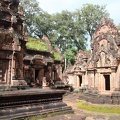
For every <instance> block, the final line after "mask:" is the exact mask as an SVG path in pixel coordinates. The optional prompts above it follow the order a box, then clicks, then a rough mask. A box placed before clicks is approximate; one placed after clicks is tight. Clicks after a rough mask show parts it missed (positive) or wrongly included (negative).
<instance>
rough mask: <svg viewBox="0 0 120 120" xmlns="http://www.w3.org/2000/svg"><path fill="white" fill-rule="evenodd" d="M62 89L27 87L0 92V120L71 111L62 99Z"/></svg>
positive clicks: (63, 92)
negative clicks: (26, 88) (25, 88)
mask: <svg viewBox="0 0 120 120" xmlns="http://www.w3.org/2000/svg"><path fill="white" fill-rule="evenodd" d="M65 93H66V91H64V90H51V89H49V88H44V89H28V90H18V91H3V92H0V120H8V119H9V120H12V119H16V118H24V117H28V116H34V115H42V114H48V113H53V112H63V111H68V112H69V111H70V112H73V111H72V108H71V107H70V106H67V104H66V103H64V102H63V101H62V99H63V95H64V94H65Z"/></svg>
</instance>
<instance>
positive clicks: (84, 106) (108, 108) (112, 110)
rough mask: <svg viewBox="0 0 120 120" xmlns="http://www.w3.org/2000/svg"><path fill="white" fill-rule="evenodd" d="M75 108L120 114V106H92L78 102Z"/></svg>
mask: <svg viewBox="0 0 120 120" xmlns="http://www.w3.org/2000/svg"><path fill="white" fill-rule="evenodd" d="M77 106H78V107H79V108H81V109H84V110H88V111H92V112H100V113H114V114H115V113H116V114H120V106H117V105H116V106H115V105H94V104H90V103H87V102H85V101H79V102H77Z"/></svg>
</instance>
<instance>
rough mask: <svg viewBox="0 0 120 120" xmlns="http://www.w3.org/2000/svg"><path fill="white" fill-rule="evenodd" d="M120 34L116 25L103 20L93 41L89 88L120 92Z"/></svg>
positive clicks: (89, 68) (89, 64)
mask: <svg viewBox="0 0 120 120" xmlns="http://www.w3.org/2000/svg"><path fill="white" fill-rule="evenodd" d="M119 41H120V34H119V31H118V29H117V28H116V27H115V25H114V24H113V23H112V22H111V21H110V20H108V19H103V20H102V21H101V23H100V24H99V26H98V28H97V30H96V32H95V33H94V35H93V39H92V40H91V49H92V55H91V58H90V59H89V61H88V78H89V83H88V85H89V87H90V88H91V87H92V88H96V89H97V90H98V91H99V92H104V91H111V92H114V91H116V90H120V78H119V75H120V73H119V72H120V71H119V69H120V65H119V58H120V48H119V45H120V42H119Z"/></svg>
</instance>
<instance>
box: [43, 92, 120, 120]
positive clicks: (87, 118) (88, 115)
mask: <svg viewBox="0 0 120 120" xmlns="http://www.w3.org/2000/svg"><path fill="white" fill-rule="evenodd" d="M78 98H79V93H68V94H67V95H65V96H64V98H63V101H64V102H65V103H66V104H67V105H68V106H71V107H72V109H73V110H74V114H65V115H58V116H56V117H51V118H45V119H44V120H120V115H118V114H103V113H94V112H89V111H85V110H82V109H79V108H78V107H77V105H76V102H77V101H78Z"/></svg>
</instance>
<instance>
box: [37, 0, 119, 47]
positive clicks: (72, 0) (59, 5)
mask: <svg viewBox="0 0 120 120" xmlns="http://www.w3.org/2000/svg"><path fill="white" fill-rule="evenodd" d="M37 1H38V2H39V6H40V7H41V8H42V9H43V10H44V11H47V12H48V13H50V14H53V13H56V12H61V11H62V10H68V11H75V10H76V9H80V8H81V7H82V6H83V4H86V3H90V4H99V5H106V10H107V11H108V12H109V13H110V18H112V19H113V20H114V24H115V25H118V24H119V23H120V0H37ZM88 49H89V41H88Z"/></svg>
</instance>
